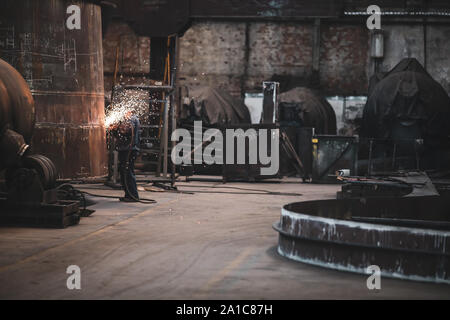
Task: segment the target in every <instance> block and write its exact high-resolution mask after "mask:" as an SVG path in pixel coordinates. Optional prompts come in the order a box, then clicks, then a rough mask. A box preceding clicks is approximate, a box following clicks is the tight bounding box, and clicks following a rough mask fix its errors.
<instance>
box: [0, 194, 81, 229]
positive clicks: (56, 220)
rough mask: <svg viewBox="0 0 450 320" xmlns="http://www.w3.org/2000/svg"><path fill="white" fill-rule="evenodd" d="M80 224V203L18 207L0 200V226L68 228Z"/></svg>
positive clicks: (62, 201) (61, 202)
mask: <svg viewBox="0 0 450 320" xmlns="http://www.w3.org/2000/svg"><path fill="white" fill-rule="evenodd" d="M79 222H80V210H79V202H78V201H69V200H60V201H57V202H56V203H54V204H41V205H17V204H11V203H9V202H8V201H7V200H6V199H4V198H3V199H2V198H0V225H2V226H20V227H42V228H66V227H68V226H72V225H76V224H78V223H79Z"/></svg>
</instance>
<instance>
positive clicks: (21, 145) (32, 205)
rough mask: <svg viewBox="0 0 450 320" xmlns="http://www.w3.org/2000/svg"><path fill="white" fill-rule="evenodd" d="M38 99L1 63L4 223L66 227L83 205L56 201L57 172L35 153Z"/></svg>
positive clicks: (1, 202) (1, 203)
mask: <svg viewBox="0 0 450 320" xmlns="http://www.w3.org/2000/svg"><path fill="white" fill-rule="evenodd" d="M34 125H35V108H34V100H33V97H32V95H31V92H30V89H29V88H28V85H27V83H26V82H25V80H24V79H23V77H22V76H21V75H20V74H19V73H18V72H17V71H16V70H15V69H14V68H13V67H12V66H11V65H9V64H8V63H6V62H5V61H3V60H1V59H0V153H1V155H2V156H1V158H0V171H1V172H3V173H4V181H5V186H6V190H5V191H6V192H3V193H0V208H1V211H0V223H1V224H21V225H39V226H49V227H66V226H68V225H72V224H76V223H78V222H79V219H80V216H79V202H78V201H60V200H58V197H57V195H58V190H57V189H56V188H55V185H56V179H57V178H58V172H57V170H56V167H55V165H54V164H53V162H52V161H51V160H50V159H48V158H47V157H45V156H43V155H37V154H32V150H31V147H30V141H31V138H32V135H33V129H34Z"/></svg>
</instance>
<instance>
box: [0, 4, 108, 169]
mask: <svg viewBox="0 0 450 320" xmlns="http://www.w3.org/2000/svg"><path fill="white" fill-rule="evenodd" d="M73 5H75V7H74V6H73ZM71 6H72V7H71ZM78 8H79V12H78ZM78 13H79V14H78ZM78 17H79V18H80V20H79V21H80V23H79V27H80V29H77V27H78V25H77V18H78ZM74 27H75V28H74ZM101 28H102V27H101V8H100V6H99V5H97V4H95V3H93V2H87V1H76V2H73V1H66V0H45V1H44V0H37V1H36V0H2V1H1V2H0V57H1V58H2V59H4V60H6V61H7V62H8V63H10V64H11V65H12V66H13V67H14V68H16V69H17V70H18V71H19V72H20V73H21V74H22V76H23V77H24V78H25V80H26V81H27V83H28V85H29V87H30V89H31V93H32V95H33V98H34V101H35V107H36V126H35V129H34V135H33V139H32V148H33V152H35V153H41V154H44V155H45V156H47V157H49V158H50V159H51V160H52V161H53V162H54V163H55V164H56V166H57V168H58V170H59V172H60V175H61V178H83V177H94V176H102V175H104V174H106V171H107V156H106V142H105V128H104V118H105V113H104V84H103V61H102V60H103V52H102V29H101Z"/></svg>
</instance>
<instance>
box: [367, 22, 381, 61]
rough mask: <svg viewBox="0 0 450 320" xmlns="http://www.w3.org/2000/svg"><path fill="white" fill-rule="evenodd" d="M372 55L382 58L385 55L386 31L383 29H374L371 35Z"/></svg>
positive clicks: (372, 56) (375, 57)
mask: <svg viewBox="0 0 450 320" xmlns="http://www.w3.org/2000/svg"><path fill="white" fill-rule="evenodd" d="M370 57H371V58H374V59H381V58H383V57H384V33H383V30H380V29H374V30H372V31H371V35H370Z"/></svg>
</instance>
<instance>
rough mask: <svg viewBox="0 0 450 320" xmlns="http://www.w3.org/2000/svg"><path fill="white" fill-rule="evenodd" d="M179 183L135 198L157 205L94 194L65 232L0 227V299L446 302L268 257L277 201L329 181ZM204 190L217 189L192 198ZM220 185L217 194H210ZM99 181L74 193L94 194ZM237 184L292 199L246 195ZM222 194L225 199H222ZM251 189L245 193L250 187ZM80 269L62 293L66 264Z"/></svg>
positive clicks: (318, 190)
mask: <svg viewBox="0 0 450 320" xmlns="http://www.w3.org/2000/svg"><path fill="white" fill-rule="evenodd" d="M297 182H298V181H297V180H294V179H288V180H286V181H285V182H284V183H281V184H280V183H276V184H274V183H270V184H269V183H260V184H250V183H228V184H226V185H221V184H217V183H210V182H189V183H186V182H181V183H179V184H178V187H179V189H180V190H185V191H194V192H197V193H195V194H176V193H169V192H141V197H148V198H153V199H155V200H157V201H158V203H157V204H153V205H144V204H134V203H133V204H124V203H119V202H118V201H116V200H113V199H106V198H95V200H96V201H98V203H97V204H96V205H95V206H93V207H91V208H93V209H95V210H97V211H96V212H95V213H94V214H93V215H92V216H91V217H88V218H82V220H81V222H80V224H79V225H77V226H73V227H69V228H67V229H63V230H60V229H36V228H0V298H1V299H422V298H423V299H449V298H450V287H449V286H448V285H437V284H430V283H417V282H410V281H403V280H394V279H387V278H383V279H382V281H381V290H379V291H370V290H368V289H367V287H366V279H367V277H366V276H364V275H356V274H351V273H345V272H338V271H333V270H327V269H323V268H319V267H314V266H310V265H306V264H302V263H297V262H292V261H289V260H287V259H285V258H282V257H280V256H278V254H277V253H276V245H277V240H278V239H277V233H276V232H275V231H274V230H273V229H272V224H273V223H274V222H275V221H276V220H278V219H279V215H280V208H281V206H282V205H283V204H286V203H289V202H294V201H301V200H307V199H320V198H330V197H334V195H335V192H336V191H337V190H338V189H339V187H338V186H333V185H312V184H300V183H297ZM202 186H209V187H211V186H215V189H214V190H217V191H221V192H226V193H228V194H226V193H200V192H199V191H211V188H208V187H202ZM221 186H226V187H227V188H226V189H224V188H220V187H221ZM100 187H101V186H100V185H83V187H80V189H83V190H86V191H90V192H93V193H96V194H103V195H121V192H119V191H112V190H108V191H106V190H100V189H97V188H100ZM228 187H238V188H247V189H260V190H269V191H276V192H290V193H299V194H302V195H297V196H293V195H261V194H247V193H246V192H245V191H244V190H240V189H230V188H228ZM230 192H232V193H230ZM252 192H253V191H252ZM69 265H78V266H79V267H80V268H81V290H68V289H67V287H66V280H67V278H68V277H69V275H68V274H66V268H67V267H68V266H69Z"/></svg>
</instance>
